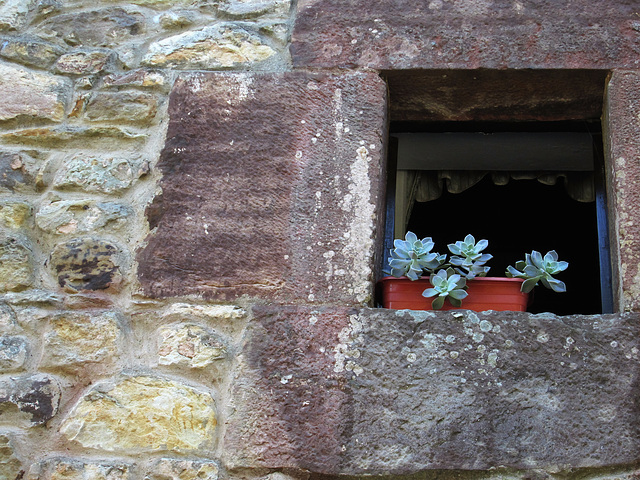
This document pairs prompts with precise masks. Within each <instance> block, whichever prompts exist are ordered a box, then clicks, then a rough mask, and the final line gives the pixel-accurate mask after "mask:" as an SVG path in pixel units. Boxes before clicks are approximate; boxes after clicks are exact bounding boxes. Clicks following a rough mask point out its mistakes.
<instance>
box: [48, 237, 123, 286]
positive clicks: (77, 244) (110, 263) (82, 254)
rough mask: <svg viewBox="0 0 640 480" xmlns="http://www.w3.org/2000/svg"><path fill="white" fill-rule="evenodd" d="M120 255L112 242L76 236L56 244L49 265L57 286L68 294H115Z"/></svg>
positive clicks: (119, 283) (120, 249) (119, 268)
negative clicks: (102, 292)
mask: <svg viewBox="0 0 640 480" xmlns="http://www.w3.org/2000/svg"><path fill="white" fill-rule="evenodd" d="M124 256H125V255H124V251H123V250H122V248H121V247H120V246H118V245H116V244H115V243H113V242H109V241H106V240H102V239H100V238H95V237H80V238H74V239H72V240H69V241H67V242H63V243H59V244H58V245H56V246H55V248H54V249H53V251H52V252H51V256H50V258H49V265H50V267H51V269H52V271H53V273H54V275H55V277H56V279H57V282H58V285H60V287H62V288H64V289H65V290H67V291H69V292H71V293H75V292H77V291H80V290H105V289H108V288H110V289H111V290H112V291H117V290H118V289H119V288H120V287H121V282H122V274H123V272H122V267H123V266H124V262H125V259H124Z"/></svg>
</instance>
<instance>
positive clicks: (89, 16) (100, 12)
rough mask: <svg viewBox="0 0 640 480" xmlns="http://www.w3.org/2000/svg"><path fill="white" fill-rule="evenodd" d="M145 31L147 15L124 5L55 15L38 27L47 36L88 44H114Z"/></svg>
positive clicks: (71, 42) (42, 34) (72, 43)
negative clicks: (123, 6)
mask: <svg viewBox="0 0 640 480" xmlns="http://www.w3.org/2000/svg"><path fill="white" fill-rule="evenodd" d="M145 31H146V21H145V17H144V15H143V14H142V13H141V12H139V11H135V10H132V9H126V8H121V7H109V8H101V9H96V10H88V11H80V12H73V13H68V14H63V15H56V16H54V17H52V18H50V19H48V20H46V21H45V22H43V23H42V24H41V25H40V27H39V33H40V35H41V36H43V37H45V38H49V39H51V40H54V39H55V40H58V41H63V42H65V43H66V44H68V45H71V46H76V45H83V46H85V47H113V46H116V45H120V44H122V43H125V42H127V41H130V40H135V39H137V38H139V36H140V35H141V34H143V33H145Z"/></svg>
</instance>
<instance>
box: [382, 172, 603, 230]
mask: <svg viewBox="0 0 640 480" xmlns="http://www.w3.org/2000/svg"><path fill="white" fill-rule="evenodd" d="M487 175H491V180H492V181H493V183H494V184H495V185H506V184H507V183H509V181H510V180H533V179H536V180H538V181H539V182H540V183H542V184H544V185H555V184H556V183H557V182H558V181H559V180H561V181H562V182H564V186H565V189H566V190H567V194H568V195H569V196H570V197H571V198H573V199H574V200H577V201H579V202H593V201H595V198H596V195H595V186H594V180H593V172H554V173H549V172H525V171H522V172H483V171H472V170H468V171H467V170H439V171H431V170H398V172H397V177H396V218H395V232H394V233H395V238H404V233H405V232H406V228H407V225H408V223H409V217H410V216H411V210H412V209H413V204H414V203H415V202H429V201H431V200H436V199H438V198H440V195H442V192H443V191H444V190H445V189H446V190H447V191H448V192H450V193H461V192H464V191H465V190H467V189H468V188H471V187H473V186H474V185H475V184H477V183H478V182H480V180H482V179H483V178H484V177H486V176H487Z"/></svg>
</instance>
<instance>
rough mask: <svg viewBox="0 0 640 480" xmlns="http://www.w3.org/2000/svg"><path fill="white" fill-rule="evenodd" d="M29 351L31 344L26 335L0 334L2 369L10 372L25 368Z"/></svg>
mask: <svg viewBox="0 0 640 480" xmlns="http://www.w3.org/2000/svg"><path fill="white" fill-rule="evenodd" d="M29 353H30V346H29V342H28V341H27V339H26V338H25V337H21V336H13V335H3V336H0V371H2V372H5V373H9V372H17V371H20V370H24V364H25V362H26V361H27V358H28V356H29Z"/></svg>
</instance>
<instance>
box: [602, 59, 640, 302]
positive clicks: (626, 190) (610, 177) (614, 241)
mask: <svg viewBox="0 0 640 480" xmlns="http://www.w3.org/2000/svg"><path fill="white" fill-rule="evenodd" d="M639 92H640V72H638V71H616V72H613V74H612V75H611V79H610V81H609V85H608V88H607V94H606V96H605V118H604V122H603V127H604V136H603V139H604V143H605V148H606V150H607V152H606V153H607V155H606V158H607V183H608V184H607V191H608V201H609V205H608V210H609V235H610V244H611V253H612V255H611V256H612V264H613V265H612V266H613V272H614V275H613V279H614V285H613V291H614V297H615V303H616V306H617V309H619V310H621V311H630V310H633V311H638V310H640V212H639V211H638V205H640V164H639V163H638V158H640V123H639V122H638V118H639V116H640V93H639Z"/></svg>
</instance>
